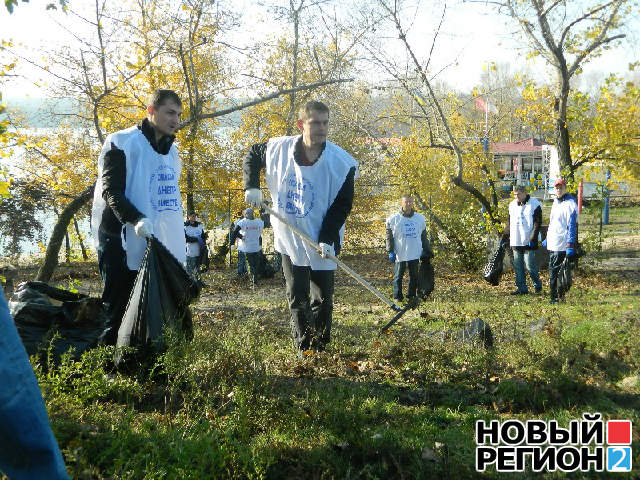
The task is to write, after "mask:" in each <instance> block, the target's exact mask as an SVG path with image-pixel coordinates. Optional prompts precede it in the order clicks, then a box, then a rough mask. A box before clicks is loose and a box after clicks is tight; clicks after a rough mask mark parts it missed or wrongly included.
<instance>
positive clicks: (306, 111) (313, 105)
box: [298, 100, 329, 120]
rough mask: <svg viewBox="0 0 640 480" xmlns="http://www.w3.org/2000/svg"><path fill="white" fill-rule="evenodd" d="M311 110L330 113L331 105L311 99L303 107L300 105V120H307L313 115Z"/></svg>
mask: <svg viewBox="0 0 640 480" xmlns="http://www.w3.org/2000/svg"><path fill="white" fill-rule="evenodd" d="M311 112H320V113H326V114H327V115H328V114H329V107H327V106H326V105H325V104H324V103H322V102H319V101H317V100H309V101H308V102H307V103H305V104H304V105H303V106H302V107H300V110H299V111H298V118H299V119H300V120H306V119H308V118H309V117H310V116H311Z"/></svg>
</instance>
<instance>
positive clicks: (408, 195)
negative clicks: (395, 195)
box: [400, 193, 413, 200]
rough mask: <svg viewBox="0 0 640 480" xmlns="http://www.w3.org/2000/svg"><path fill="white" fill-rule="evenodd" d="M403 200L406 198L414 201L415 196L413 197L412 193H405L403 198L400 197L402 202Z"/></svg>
mask: <svg viewBox="0 0 640 480" xmlns="http://www.w3.org/2000/svg"><path fill="white" fill-rule="evenodd" d="M403 198H406V199H409V198H410V199H412V200H413V195H411V194H410V193H405V194H404V195H402V196H401V197H400V200H402V199H403Z"/></svg>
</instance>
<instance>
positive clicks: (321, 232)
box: [243, 101, 358, 356]
mask: <svg viewBox="0 0 640 480" xmlns="http://www.w3.org/2000/svg"><path fill="white" fill-rule="evenodd" d="M297 126H298V128H299V129H300V131H301V132H302V134H301V135H295V136H290V137H276V138H272V139H270V140H269V141H268V142H266V143H260V144H256V145H253V146H252V147H251V149H250V150H249V152H248V153H247V155H246V157H245V159H244V164H243V176H244V188H245V200H246V201H247V203H249V204H250V205H252V206H253V207H259V206H260V205H261V204H262V192H261V190H260V171H261V170H262V169H264V170H265V178H266V184H267V188H268V189H269V193H270V195H271V199H272V200H273V207H272V208H273V210H275V211H276V212H277V213H278V214H279V216H281V217H282V218H284V219H286V220H287V222H288V223H290V224H291V225H294V226H295V227H297V228H298V229H299V230H301V231H302V232H304V233H305V234H306V235H308V236H309V237H311V238H312V239H313V240H315V241H316V242H317V243H318V244H319V246H320V248H321V253H319V252H317V251H316V249H315V248H313V247H312V246H311V245H310V244H308V243H306V242H305V241H303V240H302V238H300V237H299V236H297V235H296V234H295V233H293V232H292V231H291V230H290V229H289V228H288V227H287V226H286V225H284V224H283V222H281V221H280V220H279V219H278V218H276V217H273V218H272V226H273V232H274V247H275V250H276V251H277V252H278V253H280V254H281V255H282V270H283V273H284V277H285V281H286V290H287V299H288V301H289V311H290V314H291V329H292V333H293V342H294V346H295V348H296V349H297V351H298V355H300V356H301V355H302V352H304V351H306V350H309V349H312V350H316V351H322V350H324V348H325V345H326V344H327V343H329V341H330V340H331V322H332V313H333V290H334V275H335V269H336V263H335V262H333V261H332V260H330V259H329V258H327V256H328V255H337V254H338V253H339V252H340V248H341V246H342V240H343V236H344V225H345V221H346V219H347V216H348V215H349V213H350V212H351V207H352V204H353V188H354V180H355V177H356V175H357V170H358V164H357V163H356V161H355V159H354V158H353V157H352V156H351V155H349V154H348V153H347V152H345V151H344V150H343V149H342V148H340V147H339V146H337V145H335V144H333V143H331V142H329V141H327V132H328V130H329V109H328V107H327V106H326V105H325V104H324V103H322V102H317V101H309V102H307V103H306V104H305V105H304V106H303V107H302V108H301V109H300V112H299V116H298V121H297Z"/></svg>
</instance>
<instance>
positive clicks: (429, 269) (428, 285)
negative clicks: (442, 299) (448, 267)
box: [418, 257, 436, 299]
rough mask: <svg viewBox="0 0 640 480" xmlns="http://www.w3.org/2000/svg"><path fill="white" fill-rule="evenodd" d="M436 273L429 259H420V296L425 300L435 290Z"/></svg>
mask: <svg viewBox="0 0 640 480" xmlns="http://www.w3.org/2000/svg"><path fill="white" fill-rule="evenodd" d="M435 285H436V280H435V271H434V270H433V265H432V264H431V260H430V259H429V258H428V257H422V258H421V259H420V268H419V269H418V295H419V296H420V298H422V299H424V298H426V297H427V296H428V295H430V294H431V292H433V289H434V288H435Z"/></svg>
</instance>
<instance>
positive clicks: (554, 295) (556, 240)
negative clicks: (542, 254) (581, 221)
mask: <svg viewBox="0 0 640 480" xmlns="http://www.w3.org/2000/svg"><path fill="white" fill-rule="evenodd" d="M553 185H554V188H555V191H556V198H555V200H554V201H553V205H552V206H551V214H550V215H549V230H548V231H547V238H546V239H545V241H544V242H543V246H545V247H547V250H549V294H550V297H551V299H550V303H552V304H553V303H558V271H559V270H560V266H561V265H562V262H563V261H564V259H565V257H569V258H571V257H573V256H574V255H575V254H576V250H575V247H576V243H577V242H578V204H577V202H576V199H575V198H574V197H573V195H571V194H569V193H567V182H566V181H565V180H564V179H563V178H558V179H556V181H555V182H554V184H553Z"/></svg>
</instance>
